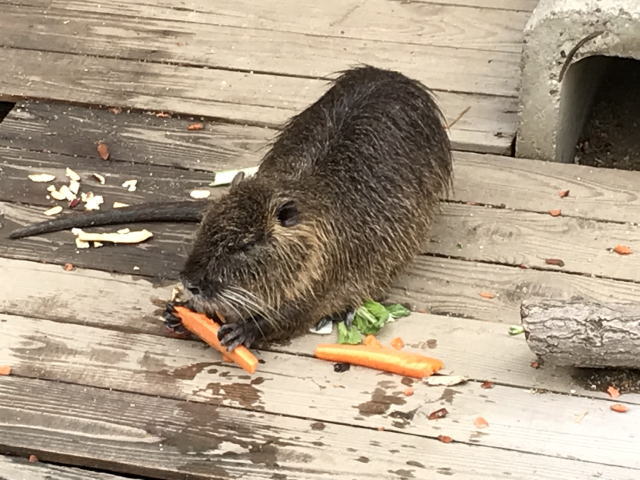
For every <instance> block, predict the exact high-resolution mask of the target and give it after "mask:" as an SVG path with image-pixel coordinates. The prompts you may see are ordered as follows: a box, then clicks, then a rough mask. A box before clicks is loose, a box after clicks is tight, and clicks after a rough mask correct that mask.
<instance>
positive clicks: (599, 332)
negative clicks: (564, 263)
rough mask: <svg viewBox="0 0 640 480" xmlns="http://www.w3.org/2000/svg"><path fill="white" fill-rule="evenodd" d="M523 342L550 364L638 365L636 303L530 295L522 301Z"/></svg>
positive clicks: (639, 322) (639, 327)
mask: <svg viewBox="0 0 640 480" xmlns="http://www.w3.org/2000/svg"><path fill="white" fill-rule="evenodd" d="M521 314H522V326H523V328H524V330H525V332H526V338H527V344H528V345H529V347H530V348H531V350H532V351H533V352H534V353H536V355H538V356H539V357H540V358H542V359H543V360H545V361H548V362H550V363H553V364H555V365H570V366H576V367H625V368H640V358H639V356H638V351H640V308H638V306H637V304H633V303H594V302H587V301H584V300H583V299H580V298H574V299H570V300H565V301H557V300H549V299H547V300H542V301H539V300H535V299H531V300H528V301H526V302H524V303H523V304H522V308H521Z"/></svg>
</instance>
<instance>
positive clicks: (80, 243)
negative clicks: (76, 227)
mask: <svg viewBox="0 0 640 480" xmlns="http://www.w3.org/2000/svg"><path fill="white" fill-rule="evenodd" d="M90 246H91V244H90V243H89V242H83V241H82V240H80V239H79V238H77V237H76V247H77V248H89V247H90Z"/></svg>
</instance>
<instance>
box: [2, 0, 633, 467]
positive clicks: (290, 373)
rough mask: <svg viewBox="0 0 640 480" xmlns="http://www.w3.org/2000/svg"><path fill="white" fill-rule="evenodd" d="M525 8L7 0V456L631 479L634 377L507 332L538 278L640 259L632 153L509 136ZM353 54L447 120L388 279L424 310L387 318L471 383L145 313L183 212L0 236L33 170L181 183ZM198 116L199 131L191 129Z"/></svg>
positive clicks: (310, 342) (138, 195) (290, 108)
mask: <svg viewBox="0 0 640 480" xmlns="http://www.w3.org/2000/svg"><path fill="white" fill-rule="evenodd" d="M535 4H536V1H535V0H414V1H406V2H405V1H391V0H370V1H367V2H359V1H355V0H327V1H324V2H316V1H311V0H281V1H278V2H250V1H248V0H236V1H233V2H223V1H219V0H182V1H178V2H176V1H174V0H171V1H169V0H155V1H149V2H144V1H143V2H140V1H134V0H115V1H112V2H104V1H97V0H74V1H64V2H63V1H55V0H14V1H5V0H0V8H1V9H2V16H0V38H1V39H2V42H0V60H1V61H2V68H1V69H0V98H1V99H5V100H10V101H17V102H18V103H17V105H16V106H15V107H14V108H13V110H12V111H11V112H10V113H9V115H8V116H7V117H6V119H5V120H4V121H3V122H2V123H0V214H1V216H0V225H1V227H2V228H0V285H2V289H0V333H1V335H0V365H10V366H12V368H13V371H12V374H11V375H10V376H4V377H0V478H3V479H5V478H6V479H12V480H13V479H29V480H32V479H35V480H38V479H42V480H44V479H48V478H55V479H63V480H76V479H96V480H98V479H100V480H107V479H110V480H124V479H125V478H141V479H142V478H158V479H174V478H175V479H186V478H189V479H229V478H246V479H279V480H292V479H299V480H313V479H323V480H324V479H331V480H341V479H344V480H351V479H370V478H374V477H375V478H384V479H395V480H403V479H434V478H448V477H452V478H455V479H458V480H462V479H465V480H466V479H521V480H529V479H557V480H566V479H581V480H582V479H589V478H593V479H610V480H614V479H615V480H623V479H624V480H635V479H637V478H640V434H639V432H640V395H639V394H623V395H622V396H621V397H620V398H618V399H616V400H615V402H617V403H624V404H626V405H627V406H628V407H629V411H628V412H627V413H625V414H620V413H615V412H612V411H611V410H610V409H609V407H610V405H611V404H612V399H611V398H610V397H609V396H608V395H607V394H606V393H605V392H602V391H599V390H597V389H596V390H594V389H592V388H590V386H589V385H586V384H584V382H583V381H581V380H580V376H579V372H576V371H574V370H572V369H568V368H553V367H551V366H546V365H542V366H541V368H538V369H534V368H532V367H531V365H530V364H531V362H532V361H533V360H534V358H533V356H532V354H531V353H530V352H529V350H528V348H527V346H526V344H525V341H524V338H522V336H513V337H512V336H509V335H508V334H507V329H508V325H510V324H517V323H519V305H520V302H521V300H522V299H524V298H528V297H530V296H534V295H535V296H546V297H555V298H557V297H569V296H571V295H575V294H580V295H583V296H586V297H588V298H592V299H598V300H631V301H638V300H640V256H639V255H634V254H632V255H629V256H624V257H623V256H618V255H616V254H615V253H612V252H610V251H609V250H608V249H610V248H611V247H613V246H615V245H616V244H619V243H622V244H627V245H631V246H632V247H633V248H634V249H635V250H636V251H637V250H640V228H639V227H638V224H637V222H638V220H639V219H640V172H619V171H614V170H606V169H594V168H587V167H580V166H574V165H560V164H547V163H543V162H538V161H532V160H525V159H515V158H512V157H510V155H511V150H512V143H513V139H514V135H515V130H516V121H517V118H516V95H517V87H518V62H519V50H520V47H521V42H522V28H523V26H524V24H525V22H526V20H527V18H528V16H529V15H530V11H531V10H532V9H533V7H534V6H535ZM355 63H371V64H375V65H377V66H383V67H389V68H395V69H398V70H401V71H403V72H405V73H407V74H409V75H411V76H414V77H416V78H418V79H420V80H422V81H423V82H425V83H426V84H427V85H429V86H430V87H432V88H433V89H435V91H436V94H437V96H438V99H439V102H440V104H441V105H442V107H443V109H444V111H445V114H446V117H447V119H448V120H449V121H450V122H452V121H453V120H455V119H457V121H456V122H455V125H453V127H452V128H451V138H452V140H453V144H454V147H455V149H456V152H455V176H456V179H455V194H454V195H453V197H452V198H451V199H449V200H448V201H446V202H443V210H442V214H441V215H440V216H439V218H438V220H437V223H436V225H435V227H434V230H433V234H432V238H431V239H430V241H428V242H426V243H425V246H424V252H423V254H422V255H420V256H419V257H418V258H417V259H416V260H415V262H414V263H413V265H412V266H411V268H410V269H409V271H408V272H407V273H406V274H405V275H404V276H403V277H402V278H400V279H399V280H398V282H397V283H396V284H395V285H394V287H393V288H392V290H391V292H390V296H391V298H392V299H394V300H397V301H402V302H408V303H410V304H411V305H412V306H413V307H414V308H415V310H416V312H415V313H413V314H412V315H411V316H410V317H409V318H405V319H402V320H400V321H398V322H396V323H394V324H392V325H390V326H388V327H386V328H385V330H384V331H383V333H382V335H381V339H382V340H383V341H387V340H389V339H391V338H393V337H394V336H397V335H400V336H402V337H403V338H404V339H405V341H406V342H407V344H408V347H407V348H411V349H416V350H419V351H424V352H427V353H428V354H430V355H433V356H437V357H439V358H441V359H442V360H443V361H444V362H445V364H446V372H447V373H449V372H450V373H453V374H457V375H464V376H466V377H468V378H469V381H468V382H466V383H464V384H461V385H456V386H452V387H435V386H428V385H427V384H426V383H425V382H420V381H412V380H410V379H407V378H401V377H397V376H392V375H388V374H381V373H378V372H375V371H372V370H367V369H363V368H356V367H353V368H351V370H349V371H348V372H345V373H335V372H334V371H333V368H332V365H331V364H330V363H327V362H322V361H319V360H315V359H313V358H312V357H311V353H312V352H313V347H314V345H315V344H316V343H318V342H320V341H324V340H325V338H323V337H318V336H313V335H308V336H305V337H302V338H298V339H296V340H294V341H293V342H291V343H290V344H288V345H274V346H272V347H271V348H270V349H268V350H264V351H259V352H257V354H258V355H259V357H260V359H261V365H260V367H259V371H258V372H257V373H256V374H255V375H254V376H248V375H246V374H245V373H244V372H243V371H242V370H240V369H238V368H236V367H235V366H233V365H230V364H227V363H224V362H221V361H220V358H219V356H217V355H216V353H215V352H213V351H212V350H211V349H209V348H207V347H205V346H203V345H202V344H201V343H200V342H197V341H189V340H180V339H175V338H169V337H167V336H166V335H165V332H164V328H163V325H162V322H161V318H160V316H159V312H160V309H161V307H162V301H163V300H166V299H167V298H169V296H170V292H171V288H172V285H173V284H174V282H175V280H176V276H177V272H178V270H179V269H180V267H181V262H182V260H183V259H184V256H185V254H186V251H187V249H188V246H189V239H190V236H191V234H192V233H193V231H194V228H195V227H194V226H193V225H157V224H151V225H145V226H144V227H146V228H148V229H149V230H151V231H153V232H154V234H155V237H154V238H153V239H152V240H151V241H149V242H147V243H144V244H141V245H137V246H117V247H107V246H105V247H102V248H92V249H89V250H76V247H75V244H74V242H73V236H72V235H71V234H70V233H69V232H61V233H57V234H51V235H46V236H42V237H34V238H28V239H24V240H20V241H10V240H8V239H7V238H6V236H7V234H8V232H9V231H11V230H13V229H14V228H15V227H16V226H18V225H24V224H26V223H30V222H33V221H35V220H38V219H41V218H44V215H43V212H44V211H45V210H46V209H47V208H49V207H50V206H52V205H53V203H55V202H53V201H52V200H49V199H47V198H46V191H45V189H46V184H38V183H33V182H31V181H30V180H29V179H28V178H27V175H28V174H30V173H33V172H39V171H42V172H48V173H53V174H56V175H57V176H58V179H59V180H60V181H61V180H62V179H63V178H64V171H65V168H66V167H69V168H72V169H73V170H75V171H76V172H78V173H79V174H80V175H81V177H82V179H83V180H82V185H83V190H84V191H88V190H91V191H93V192H94V193H96V194H101V195H104V197H105V201H106V202H105V208H106V207H109V206H110V205H111V204H112V202H114V201H119V202H125V203H140V202H143V201H147V200H166V199H184V198H188V195H189V192H190V191H191V190H192V189H195V188H202V187H206V185H207V184H208V183H209V181H210V180H211V176H212V175H211V174H212V172H215V171H219V170H223V169H228V168H236V167H246V166H250V165H255V164H256V163H257V162H258V161H259V158H260V155H261V153H262V152H263V151H264V145H265V143H266V142H267V141H268V140H269V139H270V138H271V137H272V136H273V134H274V133H275V131H276V129H277V127H278V125H279V124H280V123H281V122H282V121H284V120H286V119H287V118H288V117H289V116H290V115H292V114H294V113H296V112H297V111H299V110H300V109H302V108H304V107H305V106H306V105H308V104H309V103H310V102H311V101H313V100H314V99H315V98H317V97H318V96H319V95H320V94H321V93H322V92H323V90H324V89H325V88H326V87H327V79H328V78H330V77H331V74H332V73H333V72H335V71H336V70H339V69H343V68H346V67H348V66H350V65H352V64H355ZM106 107H120V108H122V111H121V112H119V113H116V112H118V111H117V110H115V111H114V110H109V109H108V108H106ZM160 111H162V112H170V113H171V118H159V117H157V116H156V115H155V114H154V113H155V112H160ZM194 119H197V120H198V121H201V120H202V121H203V123H204V125H205V128H204V129H203V130H201V131H188V130H187V128H186V127H187V125H188V124H189V123H191V122H192V121H194ZM98 141H104V142H106V143H107V144H108V145H109V147H110V151H111V159H110V160H109V161H103V160H101V159H99V158H98V156H97V154H96V142H98ZM94 172H95V173H100V174H102V175H104V176H105V177H106V179H107V182H106V184H105V185H100V184H98V183H97V182H95V181H94V180H92V179H91V174H92V173H94ZM128 179H138V189H137V190H136V191H135V192H128V191H127V190H125V189H124V188H122V187H121V184H122V182H123V181H125V180H128ZM560 190H570V195H569V196H568V197H567V198H562V199H561V198H560V197H559V195H558V192H559V191H560ZM550 209H561V210H562V216H559V217H552V216H550V215H549V214H548V213H547V212H548V210H550ZM546 258H561V259H562V260H563V261H564V263H565V265H564V267H557V266H552V265H548V264H546V263H545V259H546ZM66 263H72V264H74V265H75V266H76V269H75V270H73V271H65V270H64V269H63V268H62V266H63V265H64V264H66ZM523 267H527V268H523ZM481 292H492V293H495V294H496V297H495V298H493V299H486V298H483V297H481V296H480V293H481ZM425 311H426V312H428V313H419V312H425ZM487 380H488V381H491V382H493V383H494V386H493V388H489V389H486V388H483V382H484V381H487ZM408 385H411V386H412V387H413V388H414V389H415V394H414V395H413V396H409V397H407V396H405V395H404V394H403V391H404V390H405V389H406V388H407V386H408ZM443 407H444V408H446V409H447V410H448V412H449V414H448V416H447V417H446V418H443V419H439V420H428V419H427V415H428V414H429V413H430V412H432V411H434V410H437V409H439V408H443ZM478 416H482V417H484V418H485V419H486V420H487V422H488V423H489V426H488V427H486V428H477V427H476V426H475V425H474V419H475V418H477V417H478ZM443 435H444V436H449V437H451V438H452V439H453V441H452V442H451V443H443V442H441V441H439V439H438V438H439V436H443ZM29 455H36V456H37V457H38V458H39V460H40V461H39V462H37V463H30V462H28V461H27V457H28V456H29Z"/></svg>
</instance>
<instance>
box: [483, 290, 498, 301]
mask: <svg viewBox="0 0 640 480" xmlns="http://www.w3.org/2000/svg"><path fill="white" fill-rule="evenodd" d="M479 295H480V296H481V297H482V298H487V299H489V300H491V299H492V298H496V294H495V293H491V292H480V293H479Z"/></svg>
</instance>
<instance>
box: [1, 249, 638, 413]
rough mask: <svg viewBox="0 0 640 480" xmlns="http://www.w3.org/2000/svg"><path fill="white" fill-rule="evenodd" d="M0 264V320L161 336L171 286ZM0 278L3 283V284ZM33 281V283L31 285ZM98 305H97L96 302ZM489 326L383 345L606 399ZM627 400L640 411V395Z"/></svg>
mask: <svg viewBox="0 0 640 480" xmlns="http://www.w3.org/2000/svg"><path fill="white" fill-rule="evenodd" d="M0 262H1V263H0V265H1V266H2V270H1V271H2V272H6V274H5V275H6V278H8V279H11V282H8V283H7V285H10V288H8V289H5V290H4V291H2V292H1V293H0V312H3V313H7V314H12V315H22V316H26V317H34V318H42V319H51V320H56V321H60V322H65V323H76V324H81V325H88V326H94V327H97V328H109V329H115V330H118V331H125V332H134V333H143V334H151V335H159V336H163V335H165V334H166V332H165V330H164V327H163V325H162V322H161V312H162V306H163V303H162V301H163V299H164V300H165V301H166V300H167V299H168V298H170V290H171V286H170V285H166V286H162V285H155V286H154V285H152V284H150V283H149V282H147V281H144V280H142V279H139V278H138V279H136V278H133V277H131V276H128V275H111V274H107V273H103V272H99V271H95V270H84V269H78V270H75V271H73V272H66V271H64V270H63V269H62V268H60V267H57V266H53V265H48V264H39V263H35V262H25V261H16V260H7V259H3V260H1V261H0ZM4 278H5V276H4V275H3V277H2V280H3V281H5V280H4ZM34 278H37V279H38V282H34V281H33V279H34ZM95 298H101V299H102V301H100V302H96V301H95ZM485 302H487V301H486V300H485ZM493 320H494V322H493V323H492V322H489V323H488V322H486V321H477V320H470V319H464V318H460V317H446V316H438V315H428V316H425V315H423V314H419V313H414V314H413V315H412V316H411V317H409V318H406V319H402V321H399V322H396V323H393V324H391V325H388V326H387V327H385V329H384V330H383V332H382V334H381V337H380V338H381V340H383V341H389V340H391V339H392V338H394V337H395V336H400V337H402V338H404V339H405V342H406V343H407V344H408V346H409V347H411V348H416V349H422V351H423V352H424V353H425V354H427V355H435V356H438V357H440V358H442V359H443V360H445V362H446V366H447V371H448V372H451V373H455V374H458V375H465V376H468V377H470V378H473V379H476V380H491V381H496V382H501V383H504V384H507V385H518V386H523V387H526V388H542V389H547V390H553V391H556V392H564V393H569V392H570V391H571V390H575V391H576V392H579V393H580V394H581V395H588V396H594V397H596V398H606V395H604V394H602V393H599V392H594V391H591V390H585V389H584V388H583V386H581V384H580V383H579V382H577V381H575V380H573V375H575V373H576V372H574V371H573V370H572V369H566V368H552V367H547V366H545V367H544V368H542V369H539V370H535V369H532V368H531V367H530V365H529V364H530V362H531V361H532V360H534V359H535V356H534V355H533V354H532V353H531V351H530V350H529V348H528V347H527V345H526V343H525V341H524V338H523V337H522V336H517V337H510V336H508V335H507V333H506V332H507V326H506V325H504V323H495V321H496V320H501V318H500V317H499V313H498V317H497V318H494V319H493ZM503 321H504V320H503ZM43 325H44V324H43ZM69 328H71V327H69ZM138 338H140V337H138ZM469 338H473V339H474V342H473V345H472V347H473V348H469ZM325 339H326V338H325V337H318V336H304V337H300V338H297V339H295V340H294V341H292V343H291V344H289V345H276V346H272V347H271V349H272V350H273V349H275V351H282V352H287V353H292V354H297V355H309V354H310V352H312V351H313V349H314V347H315V345H316V344H317V343H318V342H319V341H324V340H325ZM171 351H173V350H171ZM496 352H499V354H497V353H496ZM625 398H629V401H634V402H636V403H638V404H640V396H639V395H635V396H625Z"/></svg>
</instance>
